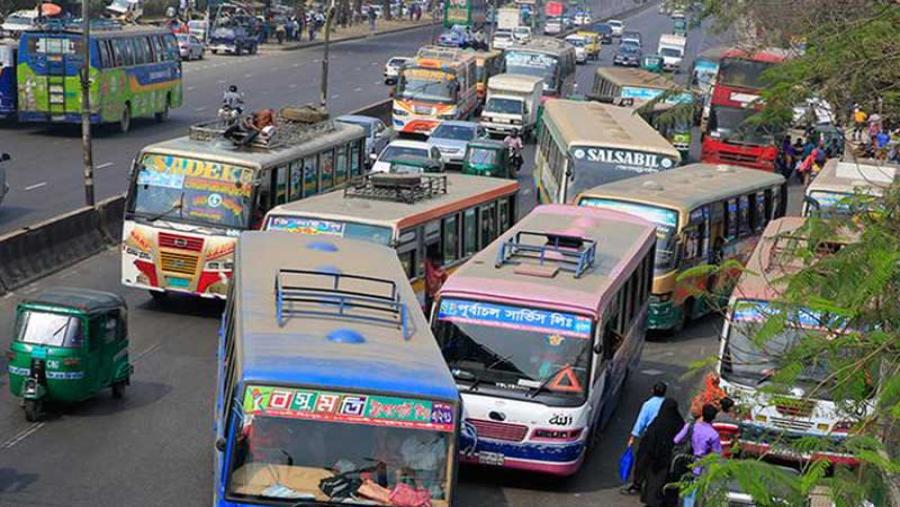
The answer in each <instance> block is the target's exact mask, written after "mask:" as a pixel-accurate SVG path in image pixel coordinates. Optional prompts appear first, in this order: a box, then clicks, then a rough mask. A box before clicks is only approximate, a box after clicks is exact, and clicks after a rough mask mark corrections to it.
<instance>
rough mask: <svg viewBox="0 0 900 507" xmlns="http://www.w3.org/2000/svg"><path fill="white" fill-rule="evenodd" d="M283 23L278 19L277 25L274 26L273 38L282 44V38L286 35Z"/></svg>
mask: <svg viewBox="0 0 900 507" xmlns="http://www.w3.org/2000/svg"><path fill="white" fill-rule="evenodd" d="M284 25H285V24H284V22H281V21H279V22H278V26H276V27H275V39H277V40H278V44H284V39H285V38H286V37H287V27H285V26H284Z"/></svg>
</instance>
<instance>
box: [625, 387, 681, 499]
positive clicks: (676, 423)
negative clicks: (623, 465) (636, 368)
mask: <svg viewBox="0 0 900 507" xmlns="http://www.w3.org/2000/svg"><path fill="white" fill-rule="evenodd" d="M682 428H684V418H683V417H681V413H680V412H679V411H678V402H676V401H675V400H673V399H672V398H666V399H665V400H663V402H662V405H661V406H660V407H659V413H658V414H657V415H656V418H655V419H653V422H652V423H651V424H650V426H649V427H648V428H647V432H646V433H645V434H644V438H642V439H641V445H639V446H638V452H637V456H636V459H635V468H637V469H639V470H640V471H641V472H642V473H643V477H644V478H645V482H644V487H643V489H642V490H641V501H642V502H643V503H645V504H646V505H648V506H649V507H674V506H675V505H677V503H678V490H677V488H669V489H664V487H665V485H666V484H668V483H669V464H670V463H671V461H672V451H673V449H674V448H675V443H674V439H675V435H677V434H678V432H679V431H681V429H682Z"/></svg>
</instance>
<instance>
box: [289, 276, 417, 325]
mask: <svg viewBox="0 0 900 507" xmlns="http://www.w3.org/2000/svg"><path fill="white" fill-rule="evenodd" d="M291 282H293V283H291ZM342 282H344V283H342ZM346 285H351V286H353V288H355V289H356V290H348V289H345V288H343V286H346ZM275 316H276V318H277V321H278V325H279V326H283V325H284V324H285V322H287V321H288V319H289V318H290V317H298V316H306V317H310V316H313V317H332V318H338V319H348V320H356V321H362V322H371V323H379V324H388V325H390V326H396V327H397V329H400V331H401V332H402V333H403V338H404V339H406V338H407V337H408V336H409V335H408V328H409V325H408V320H409V317H408V315H407V308H406V304H405V303H403V302H401V301H400V292H399V290H398V288H397V284H396V282H394V281H392V280H387V279H384V278H373V277H368V276H360V275H347V274H341V273H336V272H329V271H326V270H322V271H315V270H305V269H285V268H280V269H279V270H278V271H277V272H276V273H275Z"/></svg>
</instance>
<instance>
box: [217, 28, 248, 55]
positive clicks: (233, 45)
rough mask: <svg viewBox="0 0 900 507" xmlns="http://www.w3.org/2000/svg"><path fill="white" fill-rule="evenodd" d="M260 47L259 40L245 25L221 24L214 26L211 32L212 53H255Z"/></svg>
mask: <svg viewBox="0 0 900 507" xmlns="http://www.w3.org/2000/svg"><path fill="white" fill-rule="evenodd" d="M258 49H259V40H258V39H257V38H256V36H255V35H253V34H251V33H250V31H249V30H248V29H247V28H246V27H244V26H240V25H237V26H220V27H216V28H213V30H212V32H211V33H210V34H209V50H210V51H212V54H217V53H218V52H219V51H221V52H223V53H232V54H235V55H238V56H240V55H242V54H244V53H250V54H251V55H252V54H255V53H256V51H257V50H258Z"/></svg>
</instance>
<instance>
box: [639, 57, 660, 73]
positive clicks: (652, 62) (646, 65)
mask: <svg viewBox="0 0 900 507" xmlns="http://www.w3.org/2000/svg"><path fill="white" fill-rule="evenodd" d="M641 68H642V69H644V70H646V71H649V72H656V73H657V74H662V71H663V58H662V57H661V56H659V55H647V56H645V57H643V58H642V59H641Z"/></svg>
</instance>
